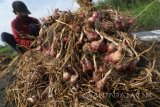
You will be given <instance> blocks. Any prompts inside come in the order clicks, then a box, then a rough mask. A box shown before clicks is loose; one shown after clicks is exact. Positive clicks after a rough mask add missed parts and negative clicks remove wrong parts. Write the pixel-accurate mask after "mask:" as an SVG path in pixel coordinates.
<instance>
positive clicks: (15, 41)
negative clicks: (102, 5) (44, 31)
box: [1, 1, 40, 54]
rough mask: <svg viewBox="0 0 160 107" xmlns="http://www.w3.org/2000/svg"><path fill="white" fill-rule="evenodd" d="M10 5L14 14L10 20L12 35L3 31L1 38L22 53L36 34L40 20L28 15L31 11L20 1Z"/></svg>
mask: <svg viewBox="0 0 160 107" xmlns="http://www.w3.org/2000/svg"><path fill="white" fill-rule="evenodd" d="M12 7H13V12H14V14H15V15H16V18H15V19H13V21H12V22H11V28H12V32H13V35H12V34H9V33H6V32H3V33H2V34H1V38H2V41H3V42H6V43H7V44H8V45H9V46H11V47H12V48H13V49H14V50H15V51H17V52H18V53H20V54H23V53H24V47H27V48H30V45H31V43H32V41H33V40H34V39H35V37H36V36H38V33H39V29H40V22H39V21H38V19H36V18H33V17H29V16H28V15H29V14H31V12H30V11H29V10H28V8H27V6H26V5H25V4H24V3H23V2H22V1H14V2H13V3H12ZM22 47H23V48H22Z"/></svg>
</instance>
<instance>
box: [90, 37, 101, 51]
mask: <svg viewBox="0 0 160 107" xmlns="http://www.w3.org/2000/svg"><path fill="white" fill-rule="evenodd" d="M102 42H103V41H102V40H101V39H100V40H98V41H93V42H91V49H92V51H93V52H97V51H98V49H99V48H100V46H101V44H102Z"/></svg>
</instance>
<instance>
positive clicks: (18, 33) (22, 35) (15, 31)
mask: <svg viewBox="0 0 160 107" xmlns="http://www.w3.org/2000/svg"><path fill="white" fill-rule="evenodd" d="M11 28H12V32H13V35H14V38H15V39H35V38H34V37H31V36H30V35H29V34H25V33H23V32H22V31H21V29H20V27H19V26H18V24H17V23H16V22H15V21H13V22H12V23H11Z"/></svg>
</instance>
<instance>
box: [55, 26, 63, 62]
mask: <svg viewBox="0 0 160 107" xmlns="http://www.w3.org/2000/svg"><path fill="white" fill-rule="evenodd" d="M64 31H65V28H63V29H62V32H61V36H60V40H61V48H60V51H59V53H58V54H57V56H56V59H58V58H59V57H60V56H61V54H62V50H63V40H62V36H63V33H64Z"/></svg>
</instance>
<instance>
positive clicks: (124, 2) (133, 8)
mask: <svg viewBox="0 0 160 107" xmlns="http://www.w3.org/2000/svg"><path fill="white" fill-rule="evenodd" d="M108 5H111V6H112V7H113V8H115V9H118V10H120V11H122V12H124V13H126V14H130V15H132V16H135V17H137V23H136V26H135V28H136V29H137V30H144V29H145V30H152V29H158V28H160V0H155V1H154V0H103V1H101V2H99V3H98V7H101V6H108ZM149 5H150V6H149ZM148 6H149V7H148ZM144 10H145V11H144ZM137 15H138V16H137Z"/></svg>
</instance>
